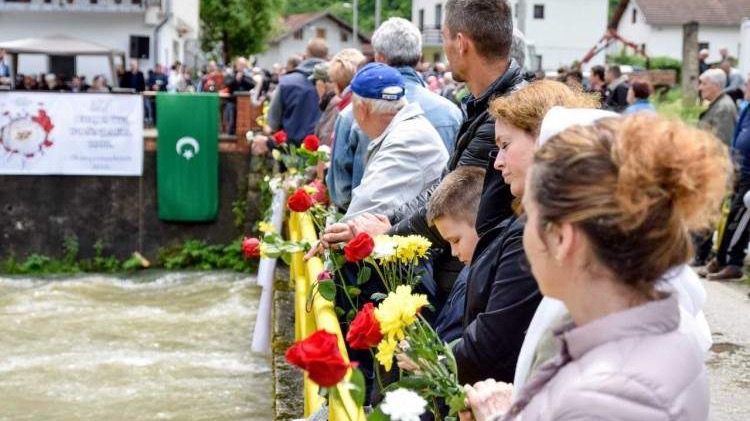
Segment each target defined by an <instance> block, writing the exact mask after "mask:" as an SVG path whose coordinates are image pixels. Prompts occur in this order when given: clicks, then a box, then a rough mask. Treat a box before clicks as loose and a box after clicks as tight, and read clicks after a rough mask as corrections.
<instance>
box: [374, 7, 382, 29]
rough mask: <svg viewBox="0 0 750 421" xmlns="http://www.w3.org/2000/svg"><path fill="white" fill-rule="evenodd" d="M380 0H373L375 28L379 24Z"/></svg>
mask: <svg viewBox="0 0 750 421" xmlns="http://www.w3.org/2000/svg"><path fill="white" fill-rule="evenodd" d="M381 1H382V0H375V28H377V27H378V26H380V7H381Z"/></svg>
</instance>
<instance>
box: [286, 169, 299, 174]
mask: <svg viewBox="0 0 750 421" xmlns="http://www.w3.org/2000/svg"><path fill="white" fill-rule="evenodd" d="M287 172H288V173H289V174H290V175H294V174H297V169H296V168H289V169H288V170H287Z"/></svg>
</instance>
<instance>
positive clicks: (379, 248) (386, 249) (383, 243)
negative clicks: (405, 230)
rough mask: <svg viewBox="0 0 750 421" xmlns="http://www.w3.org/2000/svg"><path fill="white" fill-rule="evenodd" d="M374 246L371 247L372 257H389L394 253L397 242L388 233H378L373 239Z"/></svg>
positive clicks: (385, 258)
mask: <svg viewBox="0 0 750 421" xmlns="http://www.w3.org/2000/svg"><path fill="white" fill-rule="evenodd" d="M373 240H374V241H375V247H374V248H373V249H372V257H373V258H375V259H379V260H380V259H384V260H388V259H391V258H392V257H393V256H394V255H395V254H396V247H397V246H398V243H396V241H395V240H394V239H393V237H391V236H390V235H378V236H375V238H374V239H373Z"/></svg>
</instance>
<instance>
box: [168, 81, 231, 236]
mask: <svg viewBox="0 0 750 421" xmlns="http://www.w3.org/2000/svg"><path fill="white" fill-rule="evenodd" d="M156 115H157V125H156V127H157V129H158V131H159V138H158V140H157V142H156V183H157V185H156V187H157V193H158V204H159V219H163V220H167V221H212V220H214V219H215V218H216V214H217V212H218V210H219V135H218V133H219V121H218V116H219V97H218V95H216V94H167V93H159V94H158V95H157V96H156Z"/></svg>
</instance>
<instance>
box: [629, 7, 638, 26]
mask: <svg viewBox="0 0 750 421" xmlns="http://www.w3.org/2000/svg"><path fill="white" fill-rule="evenodd" d="M637 21H638V9H633V17H632V18H631V19H630V23H636V22H637Z"/></svg>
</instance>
